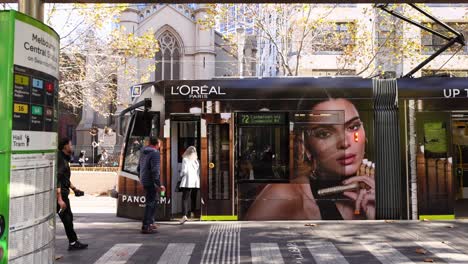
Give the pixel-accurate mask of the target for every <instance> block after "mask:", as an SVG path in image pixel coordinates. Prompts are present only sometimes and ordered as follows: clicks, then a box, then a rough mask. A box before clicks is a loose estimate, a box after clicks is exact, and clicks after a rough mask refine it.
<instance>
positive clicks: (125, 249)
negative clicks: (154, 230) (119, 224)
mask: <svg viewBox="0 0 468 264" xmlns="http://www.w3.org/2000/svg"><path fill="white" fill-rule="evenodd" d="M141 245H142V244H115V245H114V246H113V247H112V248H111V249H109V250H108V251H107V252H106V253H105V254H104V255H102V256H101V257H100V258H99V259H98V260H97V261H96V262H94V264H125V263H126V262H127V260H129V259H130V257H131V256H132V255H133V254H135V252H136V251H137V250H138V248H140V246H141Z"/></svg>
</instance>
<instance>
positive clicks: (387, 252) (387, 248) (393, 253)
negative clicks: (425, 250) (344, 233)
mask: <svg viewBox="0 0 468 264" xmlns="http://www.w3.org/2000/svg"><path fill="white" fill-rule="evenodd" d="M361 244H362V246H364V248H366V249H367V250H368V251H369V252H370V253H371V254H372V255H374V256H375V257H376V258H377V259H378V260H379V261H380V262H381V263H382V264H393V263H401V264H403V263H404V264H412V263H414V262H413V261H411V260H410V259H409V258H407V257H406V256H405V255H403V254H402V253H401V252H400V251H398V250H397V249H395V248H394V247H392V246H391V245H389V244H388V243H385V242H361Z"/></svg>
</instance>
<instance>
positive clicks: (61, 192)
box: [57, 138, 88, 250]
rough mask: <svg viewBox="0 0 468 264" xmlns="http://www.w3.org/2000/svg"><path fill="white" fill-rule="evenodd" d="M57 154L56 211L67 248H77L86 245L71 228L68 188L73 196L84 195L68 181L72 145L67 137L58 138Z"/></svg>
mask: <svg viewBox="0 0 468 264" xmlns="http://www.w3.org/2000/svg"><path fill="white" fill-rule="evenodd" d="M58 150H59V151H58V154H57V213H58V215H59V217H60V220H62V223H63V226H64V227H65V233H66V234H67V238H68V242H69V245H68V250H79V249H85V248H87V247H88V245H87V244H84V243H81V242H80V241H78V237H77V235H76V233H75V230H74V229H73V213H72V210H71V207H70V200H69V199H68V195H69V194H70V189H72V190H73V192H74V193H75V196H82V195H84V192H83V191H80V190H79V189H77V188H76V187H75V186H73V184H72V183H71V181H70V176H71V172H70V165H69V162H70V160H71V154H72V152H73V147H72V143H71V140H70V139H69V138H63V139H61V140H60V142H59V145H58Z"/></svg>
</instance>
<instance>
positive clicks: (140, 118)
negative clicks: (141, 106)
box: [123, 111, 159, 174]
mask: <svg viewBox="0 0 468 264" xmlns="http://www.w3.org/2000/svg"><path fill="white" fill-rule="evenodd" d="M158 134H159V113H158V112H141V111H138V112H136V113H135V114H134V116H133V118H132V121H131V122H130V129H129V130H128V134H127V142H126V144H125V155H124V163H123V164H124V166H123V170H124V171H126V172H130V173H133V174H138V173H137V166H138V160H139V159H140V149H141V148H142V147H143V146H144V145H145V142H144V141H145V138H146V137H150V136H157V135H158Z"/></svg>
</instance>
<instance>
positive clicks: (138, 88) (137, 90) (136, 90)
mask: <svg viewBox="0 0 468 264" xmlns="http://www.w3.org/2000/svg"><path fill="white" fill-rule="evenodd" d="M131 94H132V99H134V98H135V97H138V96H140V95H141V85H134V86H132V89H131Z"/></svg>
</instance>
